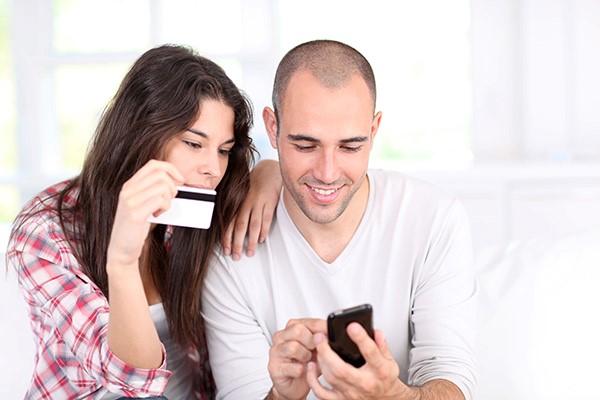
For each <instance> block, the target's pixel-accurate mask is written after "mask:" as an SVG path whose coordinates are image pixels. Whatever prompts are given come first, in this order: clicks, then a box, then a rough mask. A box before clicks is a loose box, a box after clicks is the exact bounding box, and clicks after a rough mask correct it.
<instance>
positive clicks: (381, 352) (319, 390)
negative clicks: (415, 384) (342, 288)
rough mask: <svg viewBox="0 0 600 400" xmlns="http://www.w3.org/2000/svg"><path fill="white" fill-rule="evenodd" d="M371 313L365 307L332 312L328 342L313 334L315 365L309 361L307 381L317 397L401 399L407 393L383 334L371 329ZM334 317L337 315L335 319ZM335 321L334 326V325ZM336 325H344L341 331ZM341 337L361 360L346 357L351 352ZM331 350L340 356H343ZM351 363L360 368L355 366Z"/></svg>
mask: <svg viewBox="0 0 600 400" xmlns="http://www.w3.org/2000/svg"><path fill="white" fill-rule="evenodd" d="M371 313H372V309H371V307H370V306H369V305H366V304H365V305H361V306H357V307H353V308H351V309H347V310H341V311H339V312H337V313H332V314H331V315H330V316H329V318H328V320H329V327H330V328H332V329H335V332H331V331H330V332H329V334H328V336H329V339H330V340H329V341H328V340H327V336H326V335H324V334H323V333H321V332H319V333H316V334H315V335H314V338H313V340H314V343H315V346H316V347H315V349H316V354H317V356H316V362H315V361H311V362H309V365H308V372H307V374H306V380H307V383H308V386H309V387H310V389H311V390H312V391H313V393H314V394H315V395H316V396H317V397H318V398H320V399H348V398H351V399H353V398H361V399H384V398H388V396H390V398H404V397H402V396H404V394H405V393H408V392H410V389H409V388H408V387H407V386H406V385H404V384H403V383H402V382H401V381H400V379H399V372H400V369H399V367H398V364H397V363H396V361H395V360H394V358H393V356H392V354H391V351H390V349H389V347H388V344H387V342H386V340H385V337H384V335H383V332H381V331H380V330H378V329H373V328H372V326H371V324H372V322H371ZM334 314H337V317H336V316H335V315H334ZM336 319H337V320H338V323H337V324H336V323H334V322H336V321H335V320H336ZM332 320H334V321H332ZM339 321H344V323H339ZM339 326H343V328H344V330H343V331H340V328H339ZM332 333H333V335H332ZM343 337H347V338H348V339H349V340H350V341H351V342H352V343H354V344H355V345H356V349H357V350H358V351H359V353H360V355H361V356H362V357H360V356H357V355H356V354H354V355H349V352H350V353H351V352H352V351H353V349H352V346H348V344H347V342H346V339H345V338H343ZM340 338H343V339H341V340H340ZM343 343H345V344H343ZM340 346H342V347H345V350H340V348H339V347H340ZM333 348H336V349H337V350H338V351H339V352H340V353H342V357H340V355H339V354H338V353H337V352H336V351H334V349H333ZM363 358H364V359H363ZM344 359H346V360H347V361H349V362H347V361H344ZM363 362H364V364H363ZM352 364H355V365H360V366H359V367H355V366H354V365H352ZM320 375H323V377H324V378H325V380H326V381H327V383H329V385H330V386H331V387H325V386H324V385H323V384H322V383H321V382H320V381H319V376H320ZM391 396H398V397H391Z"/></svg>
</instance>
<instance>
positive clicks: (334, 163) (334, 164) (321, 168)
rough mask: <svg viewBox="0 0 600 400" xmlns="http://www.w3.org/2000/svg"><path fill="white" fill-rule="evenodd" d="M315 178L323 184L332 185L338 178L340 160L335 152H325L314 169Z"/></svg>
mask: <svg viewBox="0 0 600 400" xmlns="http://www.w3.org/2000/svg"><path fill="white" fill-rule="evenodd" d="M313 175H314V177H315V178H317V179H318V180H320V181H321V182H323V183H332V182H334V181H335V180H336V179H337V178H338V160H337V156H336V155H335V152H334V151H325V150H324V151H323V152H322V153H321V154H320V155H319V158H318V159H317V163H316V165H315V168H314V173H313Z"/></svg>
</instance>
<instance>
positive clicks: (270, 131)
mask: <svg viewBox="0 0 600 400" xmlns="http://www.w3.org/2000/svg"><path fill="white" fill-rule="evenodd" d="M262 117H263V121H264V123H265V129H266V130H267V135H269V141H270V142H271V147H273V148H274V149H276V148H277V116H276V115H275V111H273V110H272V109H271V108H269V107H265V108H264V109H263V113H262Z"/></svg>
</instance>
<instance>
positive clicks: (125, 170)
mask: <svg viewBox="0 0 600 400" xmlns="http://www.w3.org/2000/svg"><path fill="white" fill-rule="evenodd" d="M207 99H213V100H219V101H223V102H224V103H225V104H227V105H229V106H230V107H231V108H232V109H233V110H234V114H235V122H234V136H235V145H234V146H233V148H232V151H231V154H230V156H229V163H228V165H227V170H226V172H225V174H224V177H223V179H222V181H221V182H220V184H219V185H218V187H217V188H216V191H217V198H216V203H215V209H214V213H213V220H212V224H211V228H210V229H208V230H200V229H191V228H180V227H174V228H173V230H172V232H171V233H170V235H171V236H170V237H169V238H168V243H166V241H167V240H166V239H167V238H166V236H165V235H168V234H169V233H167V229H166V227H165V226H164V225H157V226H156V227H155V228H154V229H153V230H152V232H151V233H150V238H149V241H150V245H149V246H146V247H145V249H148V251H147V252H146V253H145V254H143V255H142V260H143V261H144V262H147V263H148V264H149V266H150V271H151V273H152V276H153V278H154V283H155V285H156V287H157V288H158V290H159V293H160V295H161V297H162V301H163V305H164V308H165V312H166V315H167V319H168V321H169V326H170V329H171V335H172V336H173V338H174V339H175V340H176V341H177V342H179V343H180V344H182V345H192V344H193V345H196V346H201V345H202V344H203V340H204V339H203V334H202V332H203V331H202V319H201V315H200V310H201V307H200V293H201V289H202V282H203V277H204V275H205V272H206V268H207V264H208V262H209V260H210V258H211V255H212V252H213V250H214V247H215V246H216V245H217V244H218V243H219V241H220V238H221V236H222V234H223V232H224V229H225V227H226V226H227V225H228V224H229V222H230V221H231V220H232V218H233V216H234V214H235V212H236V211H237V210H238V208H239V206H240V205H241V203H242V201H243V199H244V196H245V195H246V193H247V191H248V185H249V169H250V166H251V164H252V163H253V161H254V146H253V145H252V140H251V138H250V137H249V130H250V127H251V126H252V106H251V104H250V102H249V101H248V99H247V98H246V97H245V96H244V95H243V94H242V93H241V92H240V90H239V89H238V88H237V87H236V86H235V84H234V83H233V82H232V81H231V79H229V77H227V75H226V74H225V72H224V71H223V69H222V68H221V67H219V66H218V65H217V64H215V63H214V62H212V61H210V60H208V59H206V58H204V57H201V56H200V55H198V54H196V53H195V52H194V51H192V50H191V49H188V48H186V47H181V46H174V45H165V46H161V47H157V48H154V49H151V50H149V51H147V52H146V53H144V54H143V55H142V56H141V57H140V58H139V59H138V60H137V61H136V62H135V63H134V65H133V66H132V68H131V69H130V71H129V72H128V73H127V75H126V76H125V78H124V79H123V82H122V83H121V86H120V87H119V89H118V91H117V93H116V95H115V97H114V98H113V100H112V101H111V103H110V104H109V105H108V106H107V108H106V110H105V112H104V114H103V116H102V119H101V121H100V123H99V125H98V127H97V129H96V132H95V135H94V138H93V141H92V143H91V145H90V148H89V150H88V154H87V156H86V159H85V162H84V165H83V169H82V171H81V174H80V175H79V176H77V177H76V178H75V179H74V180H73V181H72V182H71V183H70V185H68V186H67V187H66V188H65V189H64V190H63V191H62V192H60V193H59V195H58V206H57V212H58V214H59V216H60V220H61V225H62V226H63V229H64V230H65V232H68V236H69V239H70V240H69V241H70V243H71V245H72V247H73V250H74V252H75V254H76V256H77V258H78V260H79V262H80V263H81V266H82V268H83V270H84V272H85V273H86V274H87V275H88V276H89V277H90V278H91V279H92V280H93V281H94V282H95V283H96V284H97V285H98V286H99V287H100V289H101V290H102V291H103V293H104V294H105V295H106V296H108V294H109V293H108V278H107V274H106V258H107V255H106V252H107V248H108V243H109V240H110V235H111V231H112V226H113V222H114V217H115V212H116V209H117V202H118V198H119V192H120V190H121V187H122V186H123V184H124V183H125V182H126V181H127V180H128V179H129V178H131V177H132V176H133V174H134V173H135V172H136V171H138V170H139V169H140V168H141V167H142V166H143V165H144V164H146V163H147V162H148V161H149V160H150V159H161V158H163V157H164V156H165V154H163V150H164V149H165V145H166V143H167V142H169V140H170V139H172V138H173V137H174V136H176V135H178V134H180V133H181V132H183V131H185V130H186V129H188V128H190V127H191V126H192V124H193V123H194V122H195V121H196V119H197V118H198V116H199V115H200V114H199V113H201V112H202V109H201V107H202V102H203V101H204V100H207ZM74 189H75V190H78V197H77V202H76V205H75V206H74V207H67V205H66V203H65V202H64V201H63V200H64V198H65V196H66V195H67V194H68V193H70V192H71V191H72V190H74Z"/></svg>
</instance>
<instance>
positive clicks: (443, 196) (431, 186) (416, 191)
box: [368, 169, 456, 201]
mask: <svg viewBox="0 0 600 400" xmlns="http://www.w3.org/2000/svg"><path fill="white" fill-rule="evenodd" d="M368 176H369V180H370V182H371V184H372V185H373V187H374V188H375V191H376V192H381V193H383V194H390V193H391V194H394V193H395V194H398V195H401V196H402V197H405V198H407V197H417V198H423V197H426V198H429V199H435V200H436V201H439V200H446V201H454V200H455V199H456V196H454V195H453V194H452V193H450V192H449V191H448V190H446V189H445V188H443V187H441V186H440V185H438V184H437V183H436V182H433V181H431V180H428V179H426V178H423V177H418V176H416V175H412V174H408V173H405V172H401V171H395V170H384V169H370V170H369V172H368ZM386 197H387V196H386Z"/></svg>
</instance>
